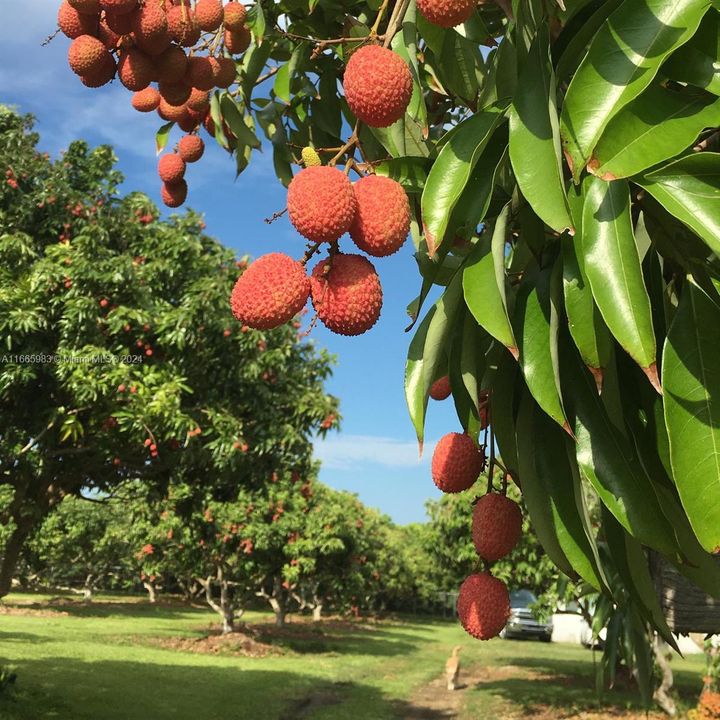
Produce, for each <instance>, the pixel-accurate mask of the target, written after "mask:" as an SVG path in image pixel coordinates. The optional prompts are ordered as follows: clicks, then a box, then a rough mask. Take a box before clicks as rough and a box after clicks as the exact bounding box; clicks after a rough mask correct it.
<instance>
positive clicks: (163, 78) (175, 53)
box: [153, 45, 187, 83]
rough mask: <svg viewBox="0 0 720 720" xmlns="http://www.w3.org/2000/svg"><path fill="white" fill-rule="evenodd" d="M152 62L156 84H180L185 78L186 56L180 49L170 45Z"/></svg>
mask: <svg viewBox="0 0 720 720" xmlns="http://www.w3.org/2000/svg"><path fill="white" fill-rule="evenodd" d="M153 60H154V63H155V75H156V79H157V81H158V82H169V83H173V82H180V81H181V80H182V79H183V77H185V71H186V70H187V55H186V54H185V51H184V50H183V49H182V48H181V47H178V46H177V45H171V46H170V47H169V48H167V49H166V50H163V52H162V53H160V55H158V56H157V57H155V58H153Z"/></svg>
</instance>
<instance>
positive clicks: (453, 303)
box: [405, 273, 462, 449]
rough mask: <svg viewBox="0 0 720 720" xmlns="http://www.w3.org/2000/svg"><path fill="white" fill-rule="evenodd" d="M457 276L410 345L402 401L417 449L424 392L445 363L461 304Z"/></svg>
mask: <svg viewBox="0 0 720 720" xmlns="http://www.w3.org/2000/svg"><path fill="white" fill-rule="evenodd" d="M461 277H462V276H461V275H460V273H458V274H456V276H455V278H454V279H453V280H452V282H451V283H450V285H448V287H447V289H446V290H445V292H444V293H443V295H442V296H441V297H440V299H439V300H438V301H437V302H436V303H435V305H434V306H433V307H432V308H431V309H430V310H429V311H428V313H427V315H426V316H425V317H424V318H423V321H422V322H421V323H420V325H419V326H418V329H417V331H416V332H415V336H414V337H413V339H412V342H411V343H410V349H409V350H408V357H407V362H406V363H405V398H406V400H407V404H408V409H409V411H410V419H411V420H412V423H413V426H414V427H415V432H416V434H417V438H418V442H419V443H420V448H421V449H422V443H423V438H424V434H425V411H426V409H427V402H428V391H429V389H430V385H431V384H432V383H433V381H434V380H435V378H436V377H437V375H438V370H439V368H440V367H441V366H442V364H443V363H444V362H445V361H446V360H445V357H446V355H445V354H446V346H447V342H448V339H449V337H450V333H451V332H452V323H453V320H454V318H455V314H456V312H457V309H458V306H459V305H460V302H461V300H462V284H461Z"/></svg>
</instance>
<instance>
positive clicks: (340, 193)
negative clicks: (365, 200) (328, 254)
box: [287, 166, 357, 242]
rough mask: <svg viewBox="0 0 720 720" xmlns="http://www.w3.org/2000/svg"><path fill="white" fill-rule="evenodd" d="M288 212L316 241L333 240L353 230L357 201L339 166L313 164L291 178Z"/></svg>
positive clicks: (297, 228)
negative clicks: (313, 165) (315, 165)
mask: <svg viewBox="0 0 720 720" xmlns="http://www.w3.org/2000/svg"><path fill="white" fill-rule="evenodd" d="M287 207H288V215H289V216H290V222H291V223H292V224H293V226H294V227H295V229H296V230H297V231H298V232H299V233H300V234H301V235H302V236H303V237H306V238H307V239H308V240H312V241H313V242H333V241H334V240H337V239H338V238H339V237H340V236H341V235H344V234H345V233H346V232H347V231H348V230H349V229H350V224H351V223H352V221H353V218H354V217H355V211H356V209H357V202H356V200H355V193H354V192H353V186H352V183H351V182H350V180H349V179H348V177H347V175H345V173H343V172H341V171H340V170H338V169H337V168H335V167H325V166H317V167H309V168H305V169H304V170H301V171H300V172H299V173H298V174H297V175H296V176H295V177H294V178H293V179H292V181H291V183H290V186H289V187H288V195H287Z"/></svg>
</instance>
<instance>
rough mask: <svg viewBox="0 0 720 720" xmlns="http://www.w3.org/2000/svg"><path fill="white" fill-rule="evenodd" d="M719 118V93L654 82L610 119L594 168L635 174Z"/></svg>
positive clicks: (608, 174) (604, 174)
mask: <svg viewBox="0 0 720 720" xmlns="http://www.w3.org/2000/svg"><path fill="white" fill-rule="evenodd" d="M719 123H720V99H716V100H714V101H713V100H712V98H710V99H708V96H707V95H704V94H701V93H698V92H693V91H688V90H682V91H680V90H677V89H671V88H664V87H662V86H660V85H653V86H651V87H649V88H648V89H647V90H646V91H645V92H644V93H643V94H642V95H640V97H638V98H636V99H635V100H633V101H632V102H631V103H630V104H629V105H627V106H626V107H625V108H623V110H621V111H620V112H619V113H618V114H617V115H616V116H615V117H614V118H613V119H612V120H611V121H610V123H608V126H607V128H606V130H605V132H604V133H603V136H602V137H601V138H600V141H599V142H598V144H597V146H596V148H595V152H594V154H593V159H592V161H591V163H590V165H591V169H592V172H593V173H594V174H595V175H597V176H598V177H601V178H603V179H604V180H613V179H615V178H623V177H629V176H630V175H636V174H638V173H641V172H643V171H644V170H646V169H647V168H649V167H652V166H653V165H657V164H658V163H660V162H662V161H663V160H667V159H668V158H671V157H673V156H675V155H678V154H679V153H680V152H682V151H683V150H685V149H686V148H687V147H688V146H689V145H691V144H692V143H693V142H694V141H695V140H696V139H697V137H698V135H699V134H700V132H701V131H702V130H703V129H704V128H707V127H715V126H716V125H718V124H719Z"/></svg>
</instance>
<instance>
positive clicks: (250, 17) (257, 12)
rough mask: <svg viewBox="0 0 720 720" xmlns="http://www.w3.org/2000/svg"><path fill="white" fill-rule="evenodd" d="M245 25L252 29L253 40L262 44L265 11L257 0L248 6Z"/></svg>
mask: <svg viewBox="0 0 720 720" xmlns="http://www.w3.org/2000/svg"><path fill="white" fill-rule="evenodd" d="M247 26H248V27H249V28H250V30H252V34H253V36H254V38H255V42H257V44H258V45H262V41H263V38H264V37H265V28H266V22H265V13H264V12H263V7H262V5H261V4H260V1H259V0H257V1H256V2H255V4H254V5H251V6H250V7H249V8H248V11H247Z"/></svg>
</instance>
